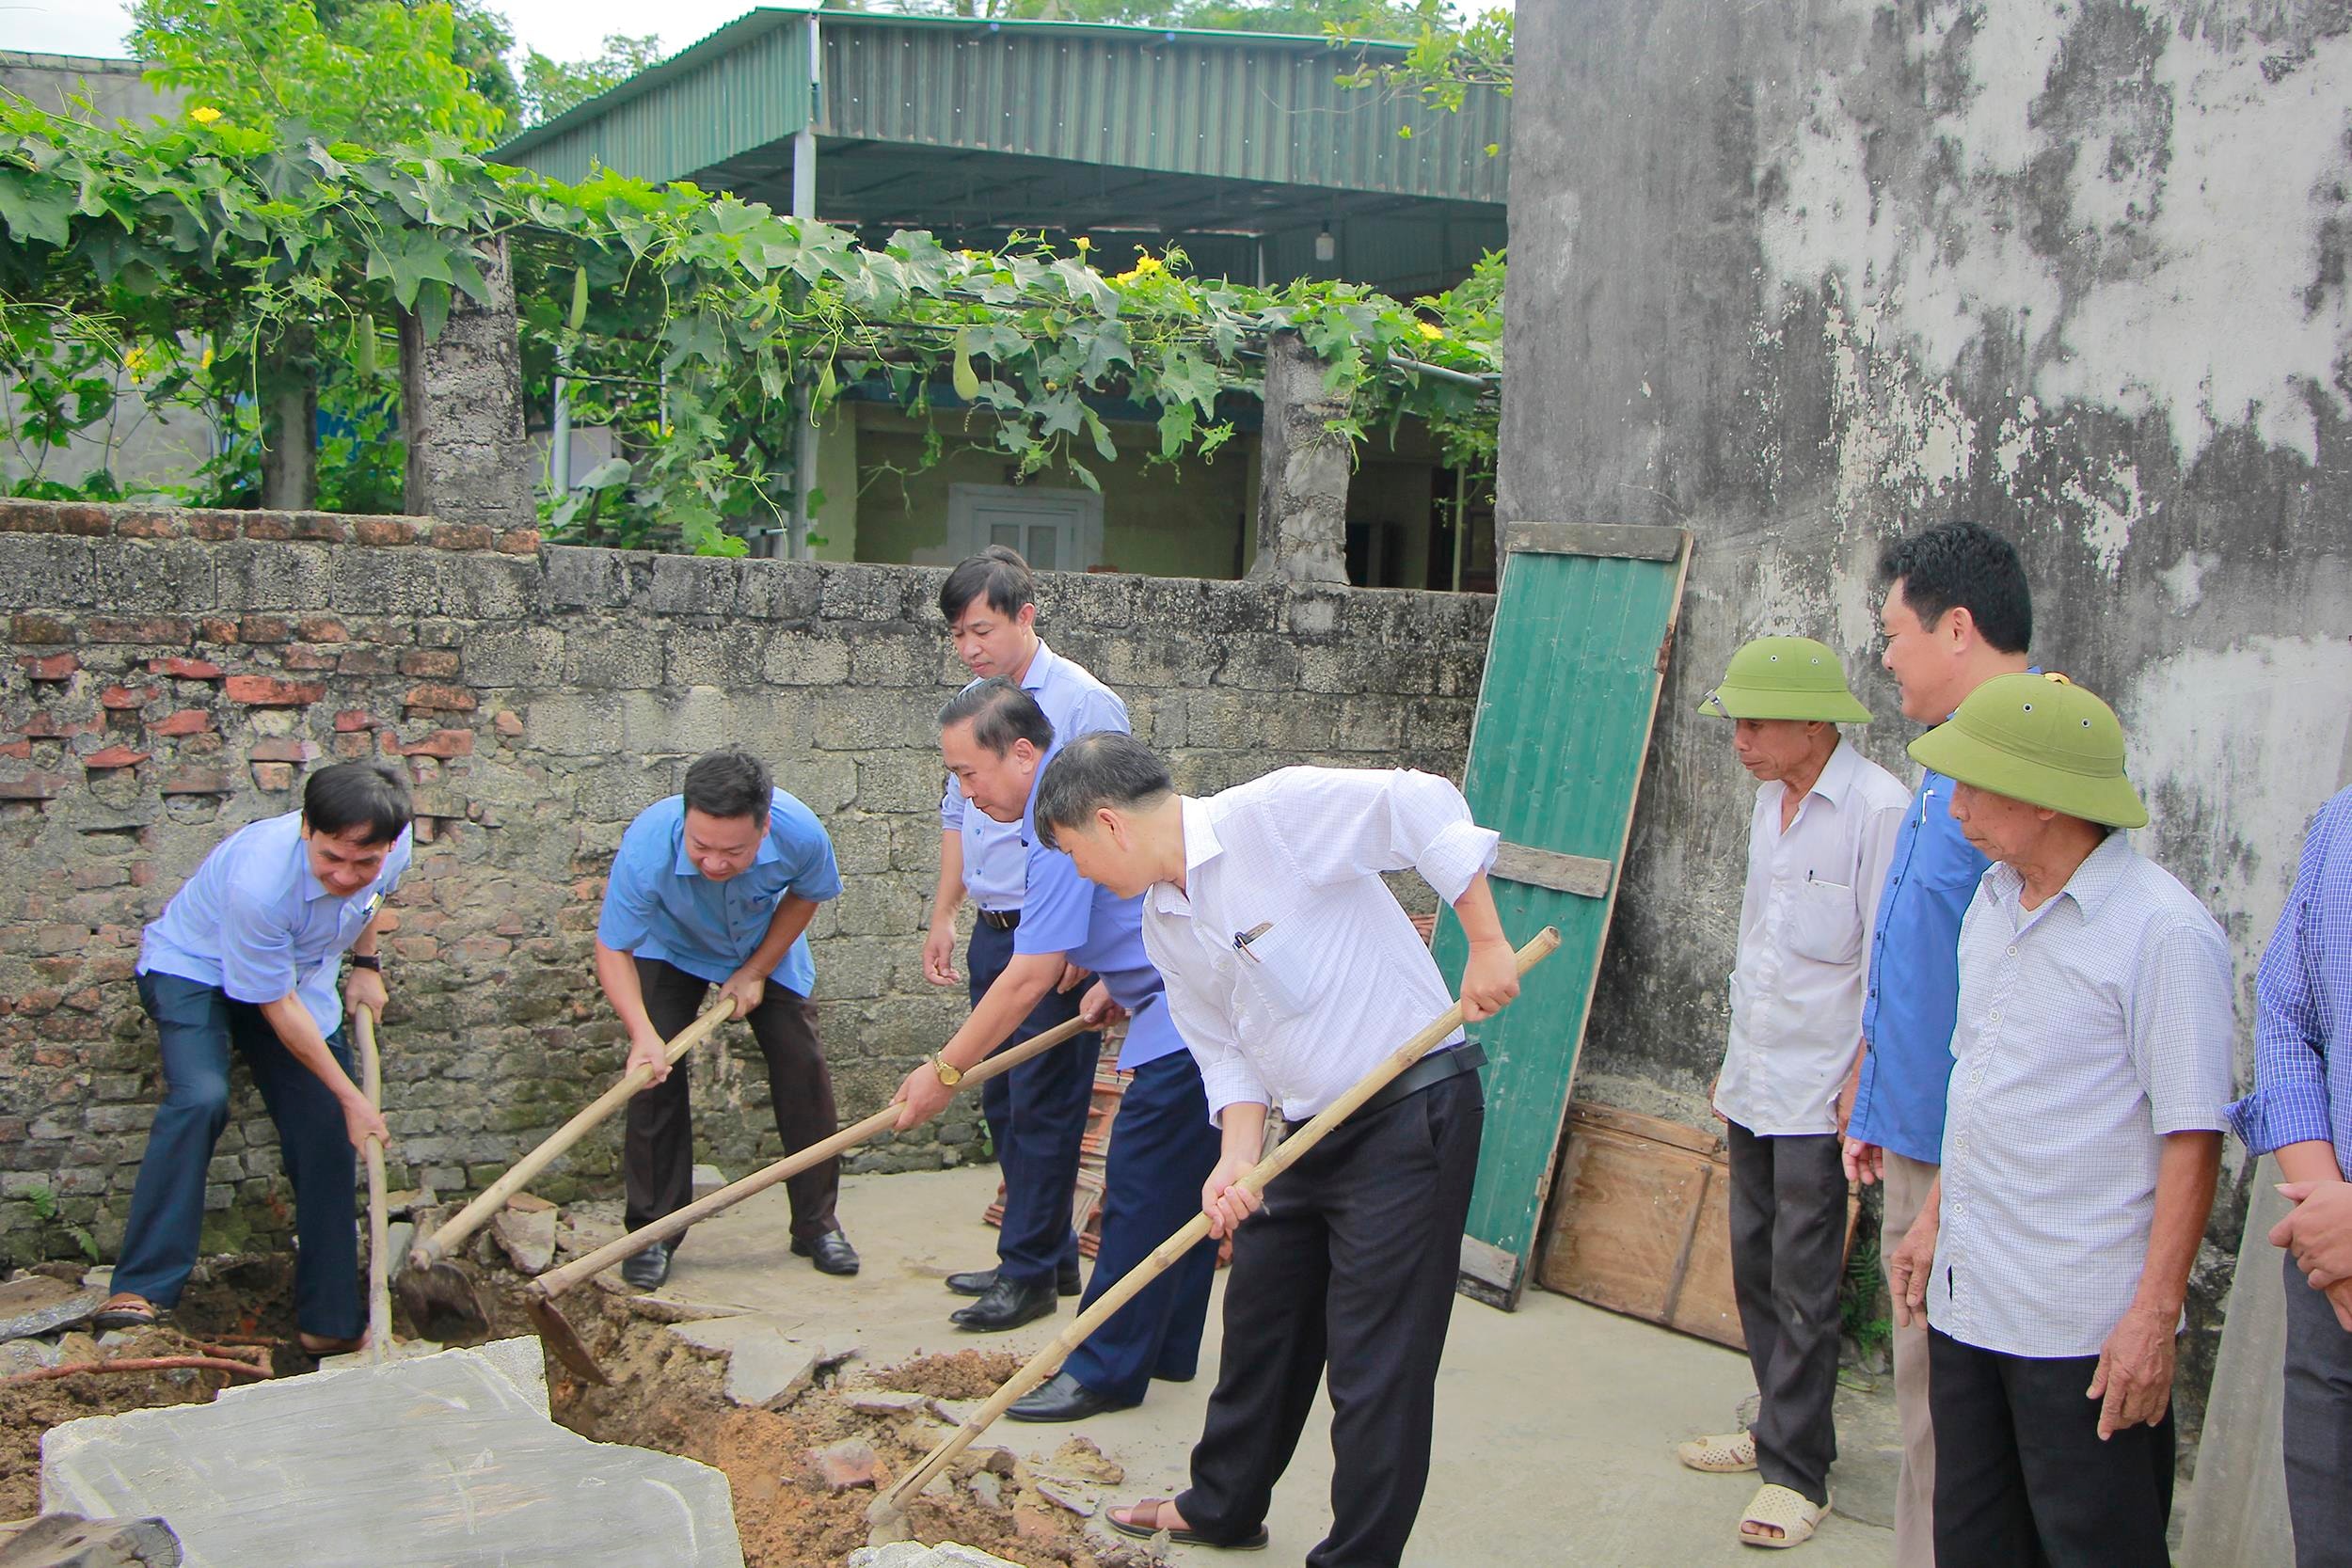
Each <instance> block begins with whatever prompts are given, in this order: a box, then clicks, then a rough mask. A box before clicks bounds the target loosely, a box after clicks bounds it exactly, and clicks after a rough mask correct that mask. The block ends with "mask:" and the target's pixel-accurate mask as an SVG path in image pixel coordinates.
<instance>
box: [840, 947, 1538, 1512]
mask: <svg viewBox="0 0 2352 1568" xmlns="http://www.w3.org/2000/svg"><path fill="white" fill-rule="evenodd" d="M1559 945H1560V932H1559V931H1558V929H1557V928H1555V927H1550V926H1547V927H1544V928H1543V929H1542V930H1540V931H1538V932H1536V933H1535V935H1534V937H1533V938H1531V939H1530V940H1529V942H1528V943H1527V945H1526V946H1524V947H1522V948H1520V949H1519V951H1518V971H1519V973H1520V974H1526V973H1527V972H1528V971H1529V970H1531V969H1533V968H1534V967H1535V966H1536V965H1537V964H1539V963H1541V962H1543V961H1544V960H1545V959H1546V958H1549V957H1551V955H1552V952H1553V950H1554V949H1556V948H1557V947H1558V946H1559ZM1461 1025H1462V1005H1461V1004H1460V1003H1459V1002H1456V1003H1455V1004H1454V1006H1451V1007H1448V1008H1447V1009H1446V1010H1445V1013H1444V1015H1443V1016H1442V1017H1440V1018H1438V1019H1437V1020H1436V1021H1435V1022H1432V1023H1430V1024H1429V1026H1428V1027H1426V1028H1424V1029H1423V1030H1422V1032H1421V1033H1420V1034H1418V1035H1415V1036H1414V1037H1412V1038H1411V1039H1409V1040H1406V1042H1405V1043H1404V1044H1403V1045H1400V1046H1398V1047H1397V1048H1396V1050H1395V1051H1394V1052H1392V1053H1390V1055H1389V1056H1388V1057H1387V1058H1386V1059H1385V1060H1383V1061H1382V1062H1381V1063H1380V1065H1379V1066H1377V1067H1375V1068H1374V1069H1372V1070H1371V1071H1370V1072H1367V1073H1365V1074H1364V1076H1363V1077H1362V1078H1361V1079H1359V1081H1358V1082H1357V1084H1356V1086H1355V1087H1354V1088H1352V1089H1349V1090H1348V1091H1347V1092H1346V1093H1345V1094H1343V1095H1342V1096H1340V1097H1339V1099H1337V1100H1335V1101H1331V1103H1330V1104H1328V1105H1327V1106H1325V1107H1324V1108H1323V1109H1322V1110H1321V1111H1319V1112H1318V1113H1316V1115H1315V1116H1314V1117H1313V1119H1311V1120H1310V1121H1309V1122H1308V1123H1307V1124H1306V1125H1305V1126H1304V1127H1301V1128H1299V1129H1298V1130H1297V1131H1295V1132H1292V1133H1291V1134H1290V1135H1289V1136H1287V1137H1285V1138H1284V1139H1283V1140H1282V1141H1281V1142H1280V1143H1279V1145H1277V1146H1276V1147H1275V1150H1274V1152H1273V1153H1271V1154H1269V1155H1267V1156H1266V1157H1265V1158H1264V1159H1263V1160H1261V1161H1259V1162H1258V1163H1257V1164H1255V1165H1253V1166H1251V1167H1250V1168H1249V1170H1248V1173H1247V1174H1245V1175H1244V1176H1243V1177H1242V1179H1241V1180H1239V1181H1237V1182H1235V1183H1234V1185H1236V1186H1238V1187H1241V1188H1244V1189H1246V1190H1247V1191H1248V1192H1251V1193H1262V1192H1263V1191H1264V1190H1265V1186H1266V1183H1267V1182H1269V1181H1271V1180H1274V1179H1275V1178H1276V1177H1278V1176H1279V1175H1281V1174H1282V1173H1283V1172H1284V1171H1286V1170H1288V1169H1290V1167H1291V1166H1292V1165H1294V1164H1297V1162H1298V1160H1299V1158H1300V1157H1301V1156H1302V1155H1304V1154H1305V1153H1306V1152H1307V1151H1308V1150H1309V1149H1311V1148H1314V1146H1315V1145H1317V1144H1319V1143H1321V1142H1322V1141H1323V1140H1324V1138H1325V1136H1326V1135H1327V1134H1328V1133H1329V1132H1330V1131H1331V1130H1332V1129H1333V1128H1334V1127H1337V1126H1338V1125H1339V1124H1340V1123H1341V1122H1343V1121H1345V1120H1346V1119H1347V1118H1348V1117H1350V1116H1352V1115H1354V1114H1355V1112H1356V1111H1357V1109H1358V1108H1359V1106H1361V1105H1362V1104H1363V1103H1364V1101H1367V1100H1370V1099H1371V1098H1372V1097H1373V1096H1374V1095H1375V1094H1378V1093H1379V1092H1380V1091H1381V1090H1382V1089H1384V1088H1386V1087H1387V1086H1388V1085H1390V1083H1391V1082H1392V1081H1393V1080H1394V1079H1395V1078H1396V1077H1397V1075H1398V1074H1399V1073H1402V1072H1403V1071H1404V1070H1405V1069H1407V1068H1409V1067H1411V1066H1412V1065H1413V1064H1414V1063H1415V1062H1418V1061H1420V1060H1421V1059H1422V1057H1423V1056H1425V1055H1427V1054H1428V1053H1430V1052H1431V1051H1432V1050H1434V1049H1435V1048H1436V1047H1437V1045H1438V1042H1439V1041H1441V1040H1443V1039H1444V1038H1445V1037H1447V1036H1448V1035H1451V1034H1452V1033H1454V1030H1456V1029H1458V1028H1460V1027H1461ZM1208 1234H1209V1216H1208V1215H1206V1214H1195V1215H1193V1216H1192V1218H1191V1219H1190V1220H1188V1221H1186V1222H1185V1223H1184V1227H1183V1228H1182V1229H1180V1230H1178V1231H1177V1232H1176V1234H1174V1235H1173V1236H1170V1237H1169V1238H1168V1240H1167V1241H1165V1242H1162V1243H1160V1244H1159V1246H1158V1247H1157V1249H1155V1250H1154V1251H1153V1252H1152V1256H1151V1257H1149V1258H1147V1259H1144V1260H1143V1261H1142V1262H1140V1263H1138V1264H1136V1266H1135V1267H1134V1268H1132V1269H1130V1270H1128V1271H1127V1273H1126V1274H1125V1275H1123V1276H1122V1277H1121V1278H1120V1281H1119V1283H1118V1284H1116V1285H1114V1286H1112V1287H1111V1288H1110V1289H1109V1290H1107V1291H1104V1292H1103V1294H1102V1295H1101V1296H1100V1297H1098V1298H1097V1299H1096V1301H1095V1303H1094V1305H1093V1306H1091V1307H1088V1308H1087V1309H1086V1310H1085V1311H1083V1312H1081V1313H1079V1314H1078V1316H1077V1317H1076V1318H1075V1319H1074V1320H1073V1321H1072V1322H1071V1323H1070V1325H1069V1326H1068V1327H1067V1328H1064V1329H1063V1330H1062V1331H1061V1332H1060V1333H1059V1334H1057V1335H1056V1336H1055V1337H1054V1339H1053V1342H1052V1343H1051V1344H1048V1345H1047V1346H1046V1347H1045V1348H1044V1349H1043V1350H1041V1351H1040V1352H1038V1353H1037V1354H1035V1355H1033V1356H1031V1357H1030V1358H1029V1360H1028V1364H1027V1365H1026V1366H1025V1367H1023V1368H1022V1369H1021V1370H1019V1371H1017V1372H1015V1373H1013V1374H1012V1376H1011V1377H1009V1378H1008V1379H1006V1380H1005V1386H1003V1387H1001V1388H999V1389H997V1390H996V1392H995V1393H993V1394H992V1395H990V1396H989V1401H988V1402H987V1403H986V1404H984V1405H982V1406H980V1408H979V1409H978V1410H977V1411H976V1412H974V1413H973V1416H972V1418H971V1419H970V1420H967V1421H965V1422H964V1423H963V1425H962V1426H961V1427H959V1428H957V1429H956V1430H955V1431H954V1432H952V1433H949V1434H948V1436H947V1438H946V1441H945V1442H943V1443H941V1444H940V1445H939V1447H937V1448H935V1449H932V1450H931V1452H930V1457H929V1458H928V1459H926V1460H924V1461H923V1463H922V1464H920V1465H916V1466H915V1467H914V1469H912V1470H910V1471H908V1472H907V1474H906V1475H905V1476H904V1477H903V1478H901V1479H900V1480H899V1481H898V1483H897V1484H895V1485H894V1486H892V1487H891V1488H890V1490H889V1491H887V1492H884V1493H883V1494H882V1496H881V1497H876V1498H875V1499H874V1500H873V1501H872V1502H871V1503H870V1504H868V1505H867V1506H866V1523H867V1524H868V1525H870V1526H872V1527H873V1528H872V1530H871V1532H870V1533H869V1534H868V1535H867V1538H866V1539H867V1542H868V1544H872V1545H877V1546H881V1545H887V1544H890V1543H891V1542H893V1541H904V1540H905V1539H907V1536H908V1534H909V1531H908V1528H907V1516H906V1505H907V1499H909V1498H910V1497H914V1495H915V1494H916V1493H918V1492H920V1491H922V1490H923V1488H924V1487H925V1486H927V1485H929V1484H930V1480H931V1478H932V1477H933V1476H936V1475H937V1474H939V1472H940V1471H941V1470H942V1469H943V1468H945V1467H946V1464H947V1462H948V1461H949V1460H951V1459H953V1458H955V1457H956V1455H958V1454H960V1453H961V1452H962V1451H963V1450H964V1449H968V1448H970V1447H971V1446H972V1440H973V1439H974V1438H976V1437H977V1436H978V1435H979V1434H980V1433H983V1432H985V1431H987V1430H988V1428H989V1425H990V1423H991V1422H993V1421H994V1420H995V1419H996V1418H997V1417H999V1416H1002V1415H1003V1414H1004V1413H1005V1412H1006V1411H1007V1410H1008V1409H1009V1408H1011V1406H1012V1403H1013V1402H1014V1401H1015V1400H1018V1399H1019V1398H1020V1397H1021V1396H1022V1395H1024V1394H1025V1393H1027V1392H1028V1391H1029V1390H1030V1389H1032V1388H1034V1387H1036V1386H1038V1385H1039V1384H1041V1383H1042V1382H1044V1381H1045V1380H1046V1379H1047V1378H1049V1377H1051V1376H1053V1375H1054V1373H1055V1372H1056V1371H1057V1370H1059V1368H1060V1367H1061V1364H1062V1362H1063V1360H1064V1359H1065V1358H1067V1357H1068V1356H1069V1354H1070V1353H1071V1352H1072V1351H1074V1350H1076V1349H1077V1348H1078V1347H1079V1346H1080V1345H1082V1344H1084V1343H1085V1342H1086V1339H1087V1337H1088V1336H1089V1335H1090V1334H1092V1333H1093V1332H1094V1331H1095V1330H1096V1329H1098V1328H1100V1327H1102V1326H1103V1324H1104V1323H1106V1322H1108V1321H1109V1319H1110V1316H1111V1314H1112V1313H1114V1312H1116V1311H1118V1310H1119V1309H1120V1307H1124V1306H1126V1305H1127V1303H1128V1302H1129V1301H1130V1300H1132V1299H1133V1298H1134V1297H1135V1295H1136V1293H1137V1292H1138V1291H1141V1290H1142V1289H1143V1288H1144V1287H1145V1286H1147V1285H1149V1284H1151V1283H1152V1281H1153V1280H1154V1279H1157V1278H1158V1277H1159V1276H1160V1275H1162V1274H1163V1273H1165V1272H1166V1271H1167V1270H1168V1269H1169V1268H1171V1267H1173V1266H1174V1265H1175V1264H1176V1262H1177V1261H1178V1260H1179V1259H1182V1258H1183V1257H1184V1254H1186V1253H1187V1252H1190V1251H1191V1250H1192V1249H1193V1247H1194V1246H1196V1245H1197V1244H1199V1243H1200V1242H1201V1241H1202V1240H1203V1239H1205V1238H1206V1237H1207V1236H1208Z"/></svg>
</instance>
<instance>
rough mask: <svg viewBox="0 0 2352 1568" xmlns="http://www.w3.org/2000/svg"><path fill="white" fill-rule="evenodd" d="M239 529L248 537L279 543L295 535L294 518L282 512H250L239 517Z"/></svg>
mask: <svg viewBox="0 0 2352 1568" xmlns="http://www.w3.org/2000/svg"><path fill="white" fill-rule="evenodd" d="M237 531H238V532H239V533H240V534H242V535H244V536H245V537H246V538H247V539H262V540H267V541H270V542H271V543H277V542H278V541H280V540H285V539H291V538H293V537H294V519H293V518H291V517H289V516H287V515H285V514H284V513H282V512H248V513H246V515H244V516H243V517H240V518H239V519H237Z"/></svg>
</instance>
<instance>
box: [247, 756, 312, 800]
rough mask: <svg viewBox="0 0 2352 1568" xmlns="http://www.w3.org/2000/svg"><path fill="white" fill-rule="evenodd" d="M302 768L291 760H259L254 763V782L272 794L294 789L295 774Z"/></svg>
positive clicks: (258, 787) (256, 786) (257, 786)
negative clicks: (297, 766)
mask: <svg viewBox="0 0 2352 1568" xmlns="http://www.w3.org/2000/svg"><path fill="white" fill-rule="evenodd" d="M301 771H302V770H301V769H300V768H296V767H295V766H294V764H292V763H290V762H257V763H255V764H254V765H253V784H254V787H255V788H257V789H265V790H268V791H270V792H271V793H272V794H276V793H278V792H280V791H283V790H288V789H292V788H293V787H294V778H295V775H297V774H298V773H300V772H301Z"/></svg>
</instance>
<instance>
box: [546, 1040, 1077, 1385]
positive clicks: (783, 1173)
mask: <svg viewBox="0 0 2352 1568" xmlns="http://www.w3.org/2000/svg"><path fill="white" fill-rule="evenodd" d="M1098 1027H1100V1025H1097V1024H1092V1023H1089V1022H1086V1021H1085V1020H1084V1019H1075V1018H1073V1019H1072V1020H1071V1021H1070V1022H1067V1023H1060V1024H1057V1025H1055V1026H1054V1027H1053V1028H1051V1029H1048V1030H1046V1031H1045V1033H1043V1034H1041V1035H1038V1036H1035V1037H1031V1038H1029V1039H1025V1040H1023V1041H1022V1042H1021V1043H1020V1044H1019V1045H1016V1046H1011V1047H1009V1048H1007V1049H1006V1050H1003V1051H999V1052H997V1053H995V1054H994V1055H993V1056H991V1057H990V1058H989V1059H988V1060H987V1061H985V1062H982V1063H981V1064H980V1065H979V1066H977V1067H976V1068H974V1069H972V1070H971V1071H969V1072H967V1073H965V1074H964V1075H963V1078H962V1080H961V1083H963V1084H984V1083H986V1082H987V1081H988V1080H990V1079H991V1078H995V1077H999V1076H1001V1075H1003V1074H1005V1073H1008V1072H1010V1071H1011V1070H1012V1069H1014V1068H1017V1067H1019V1066H1020V1065H1021V1064H1022V1063H1024V1062H1025V1061H1027V1060H1029V1059H1030V1058H1031V1057H1032V1056H1041V1055H1043V1054H1044V1053H1046V1052H1048V1051H1051V1050H1052V1049H1054V1047H1056V1046H1057V1045H1059V1044H1061V1043H1062V1042H1063V1041H1064V1040H1066V1039H1069V1038H1070V1037H1073V1036H1074V1035H1080V1034H1084V1033H1085V1032H1086V1031H1087V1030H1089V1029H1093V1028H1098ZM897 1121H898V1105H897V1104H895V1103H893V1104H889V1105H885V1106H883V1107H882V1109H881V1110H879V1111H876V1112H875V1113H874V1114H873V1115H872V1116H870V1117H866V1119H865V1120H864V1121H860V1122H853V1123H851V1124H850V1126H848V1127H845V1128H843V1129H842V1130H841V1131H840V1132H835V1133H834V1135H833V1136H832V1137H830V1138H827V1139H826V1140H824V1142H822V1143H815V1144H811V1145H809V1146H808V1147H807V1148H803V1149H802V1150H801V1151H800V1152H799V1153H797V1154H788V1155H787V1156H785V1158H783V1159H781V1160H778V1161H777V1162H776V1163H775V1164H772V1165H769V1166H766V1167H765V1168H763V1169H760V1170H755V1171H754V1172H752V1174H751V1175H749V1176H747V1177H745V1178H743V1179H742V1180H740V1181H735V1182H730V1183H729V1184H728V1185H726V1186H723V1187H722V1188H720V1189H719V1190H718V1191H717V1192H715V1193H712V1194H711V1195H710V1196H707V1197H705V1198H701V1199H699V1200H697V1201H695V1202H693V1203H690V1204H688V1205H687V1206H686V1207H685V1208H683V1209H680V1210H678V1211H677V1212H675V1213H670V1214H664V1215H663V1216H662V1217H661V1218H660V1219H658V1220H656V1221H654V1222H653V1223H652V1224H651V1225H647V1226H641V1227H638V1228H637V1229H635V1230H632V1231H630V1232H629V1233H628V1235H626V1236H623V1237H620V1238H618V1239H617V1240H614V1241H610V1242H607V1243H605V1244H604V1245H602V1246H600V1247H598V1248H596V1251H594V1252H592V1253H589V1254H588V1255H587V1256H585V1257H583V1258H576V1259H573V1260H572V1261H571V1262H568V1263H566V1264H564V1266H563V1267H562V1268H560V1269H554V1270H551V1271H549V1272H548V1273H547V1274H543V1275H540V1276H539V1277H538V1278H536V1279H534V1280H532V1282H531V1285H530V1287H529V1288H528V1291H527V1292H526V1293H525V1295H524V1297H523V1310H524V1311H525V1312H527V1313H529V1314H530V1315H531V1323H532V1327H533V1328H536V1329H537V1330H538V1331H539V1338H540V1339H541V1340H542V1341H544V1342H545V1343H546V1345H547V1347H548V1349H549V1350H551V1351H553V1352H554V1353H555V1354H556V1358H557V1359H558V1360H560V1361H562V1362H563V1363H564V1365H565V1366H566V1367H569V1368H570V1369H571V1370H573V1371H575V1372H577V1373H579V1374H580V1376H581V1377H583V1378H585V1379H587V1380H588V1381H589V1382H590V1383H594V1384H596V1385H598V1386H604V1385H607V1384H610V1383H611V1382H612V1379H611V1378H610V1377H609V1376H607V1375H606V1373H605V1370H604V1368H603V1367H602V1366H601V1365H599V1364H598V1363H597V1361H596V1356H595V1354H593V1353H591V1352H590V1350H589V1349H588V1346H587V1345H586V1343H585V1342H584V1341H582V1340H581V1338H580V1333H579V1331H578V1330H577V1329H575V1328H573V1327H572V1324H571V1320H570V1319H568V1318H566V1317H564V1314H563V1312H562V1310H561V1309H559V1308H558V1307H556V1305H555V1298H556V1297H558V1296H560V1295H562V1294H563V1293H564V1291H568V1290H570V1289H571V1288H572V1287H573V1286H575V1285H577V1284H579V1283H580V1281H581V1280H583V1279H588V1278H592V1277H594V1276H595V1275H599V1274H602V1273H603V1272H604V1271H605V1270H606V1269H609V1268H611V1267H612V1265H613V1264H615V1263H617V1262H619V1261H620V1260H621V1259H624V1258H631V1257H634V1256H636V1255H637V1254H638V1253H640V1252H643V1251H644V1249H645V1248H647V1247H649V1246H651V1245H653V1244H654V1243H656V1242H666V1241H668V1240H669V1239H670V1238H671V1237H673V1236H675V1235H676V1234H678V1233H679V1232H680V1231H682V1230H684V1229H685V1228H686V1227H688V1226H691V1225H692V1224H693V1223H694V1222H695V1221H697V1220H703V1219H707V1218H709V1217H710V1216H711V1215H713V1214H715V1213H717V1212H719V1211H720V1210H722V1209H730V1208H733V1207H734V1206H735V1205H736V1204H739V1203H740V1202H742V1201H743V1200H744V1199H745V1198H747V1197H749V1196H752V1195H753V1194H754V1193H761V1192H766V1191H767V1190H768V1189H769V1188H771V1187H772V1186H774V1185H775V1184H776V1183H777V1182H779V1181H786V1180H790V1179H791V1178H793V1177H795V1176H798V1175H800V1174H801V1172H803V1171H804V1170H807V1169H809V1168H810V1167H811V1166H813V1165H819V1164H824V1163H825V1162H826V1161H827V1160H830V1159H832V1158H833V1157H834V1155H836V1154H839V1153H841V1152H842V1151H843V1150H845V1149H850V1148H856V1147H857V1146H858V1145H859V1144H862V1143H864V1142H865V1141H866V1139H868V1138H870V1137H873V1136H874V1135H875V1134H876V1133H878V1132H889V1131H890V1129H891V1127H892V1126H893V1125H894V1124H895V1123H896V1122H897Z"/></svg>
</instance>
